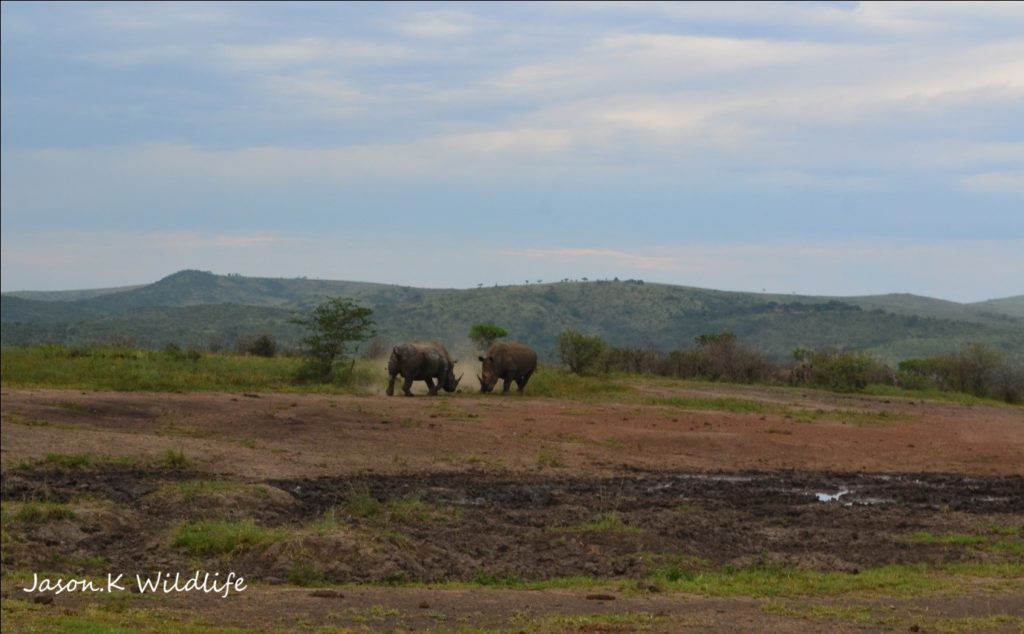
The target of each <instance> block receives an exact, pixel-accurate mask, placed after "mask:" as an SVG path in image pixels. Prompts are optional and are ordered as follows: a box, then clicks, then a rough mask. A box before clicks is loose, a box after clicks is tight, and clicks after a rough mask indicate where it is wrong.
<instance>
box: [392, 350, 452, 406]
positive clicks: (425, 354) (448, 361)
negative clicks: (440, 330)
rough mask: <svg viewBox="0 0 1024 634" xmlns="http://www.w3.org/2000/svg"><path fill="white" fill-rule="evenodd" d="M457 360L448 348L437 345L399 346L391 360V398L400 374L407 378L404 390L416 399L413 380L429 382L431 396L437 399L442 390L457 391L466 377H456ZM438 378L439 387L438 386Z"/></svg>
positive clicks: (393, 351) (407, 394) (393, 352)
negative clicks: (396, 379)
mask: <svg viewBox="0 0 1024 634" xmlns="http://www.w3.org/2000/svg"><path fill="white" fill-rule="evenodd" d="M455 363H456V362H455V361H452V358H451V357H450V356H449V355H448V351H447V350H445V348H444V346H442V345H441V344H439V343H434V342H421V341H409V342H406V343H403V344H401V345H398V346H395V348H394V349H393V350H392V351H391V358H390V359H388V375H389V380H388V390H387V393H388V396H392V395H393V394H394V393H395V377H396V376H398V375H399V374H401V375H402V378H403V379H405V383H404V384H403V385H402V391H403V392H405V395H406V396H412V391H410V389H409V388H411V387H412V382H413V381H426V382H427V389H428V390H430V395H431V396H437V390H438V388H439V387H443V388H444V390H445V391H446V392H454V391H455V388H457V387H458V386H459V381H461V380H462V377H461V376H460V377H459V378H457V379H456V378H455ZM434 379H437V385H434Z"/></svg>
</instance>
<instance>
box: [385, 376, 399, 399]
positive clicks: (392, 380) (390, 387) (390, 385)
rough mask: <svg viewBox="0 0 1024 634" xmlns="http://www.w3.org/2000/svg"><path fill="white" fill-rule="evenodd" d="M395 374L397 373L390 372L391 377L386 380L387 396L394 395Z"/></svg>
mask: <svg viewBox="0 0 1024 634" xmlns="http://www.w3.org/2000/svg"><path fill="white" fill-rule="evenodd" d="M396 376H397V375H395V374H392V375H391V378H390V379H389V380H388V389H387V394H388V396H394V395H395V377H396Z"/></svg>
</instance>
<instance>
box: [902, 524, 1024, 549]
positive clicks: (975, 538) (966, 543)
mask: <svg viewBox="0 0 1024 634" xmlns="http://www.w3.org/2000/svg"><path fill="white" fill-rule="evenodd" d="M1010 531H1012V532H1010ZM993 532H994V533H995V534H994V535H971V534H964V533H946V534H944V535H936V534H934V533H931V532H928V531H921V532H917V533H911V534H910V535H908V536H907V537H906V541H908V542H909V543H911V544H928V545H943V546H963V547H966V548H975V549H977V550H983V551H987V552H992V553H1005V554H1010V555H1024V540H1021V539H1020V538H1019V535H1018V529H1016V528H1013V527H1009V529H1008V530H1005V529H1004V530H1003V531H1001V532H1000V531H993Z"/></svg>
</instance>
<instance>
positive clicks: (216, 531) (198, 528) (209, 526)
mask: <svg viewBox="0 0 1024 634" xmlns="http://www.w3.org/2000/svg"><path fill="white" fill-rule="evenodd" d="M286 536H287V531H285V530H283V529H270V528H264V527H262V526H258V525H256V524H255V523H254V522H252V521H246V522H229V521H221V520H203V521H199V522H185V523H184V524H182V525H181V526H179V527H178V529H177V530H176V531H175V534H174V539H173V540H172V542H171V546H173V547H174V548H182V549H184V550H185V551H186V552H188V553H189V554H190V555H195V556H199V557H209V556H218V555H232V554H237V553H240V552H243V551H249V550H262V549H264V548H266V547H267V546H269V545H270V544H273V543H275V542H279V541H281V540H283V539H284V538H285V537H286Z"/></svg>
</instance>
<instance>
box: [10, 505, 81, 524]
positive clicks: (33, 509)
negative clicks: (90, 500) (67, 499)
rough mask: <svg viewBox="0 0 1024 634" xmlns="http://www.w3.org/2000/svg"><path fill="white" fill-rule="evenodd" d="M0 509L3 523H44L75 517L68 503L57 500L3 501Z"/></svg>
mask: <svg viewBox="0 0 1024 634" xmlns="http://www.w3.org/2000/svg"><path fill="white" fill-rule="evenodd" d="M0 509H2V511H0V514H2V516H3V522H4V523H5V524H6V523H8V522H16V523H21V524H44V523H46V522H55V521H59V520H66V519H73V518H74V517H75V513H74V511H72V510H71V507H70V505H68V504H61V503H57V502H35V501H29V502H3V503H2V504H0Z"/></svg>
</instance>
